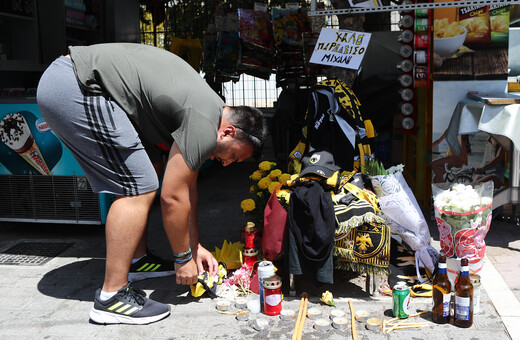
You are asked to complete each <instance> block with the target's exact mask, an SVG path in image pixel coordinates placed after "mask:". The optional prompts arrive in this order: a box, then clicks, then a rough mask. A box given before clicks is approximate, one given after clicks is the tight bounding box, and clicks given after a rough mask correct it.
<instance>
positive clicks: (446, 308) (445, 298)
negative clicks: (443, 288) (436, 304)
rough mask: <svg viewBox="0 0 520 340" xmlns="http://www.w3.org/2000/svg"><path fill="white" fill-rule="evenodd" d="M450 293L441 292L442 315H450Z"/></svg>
mask: <svg viewBox="0 0 520 340" xmlns="http://www.w3.org/2000/svg"><path fill="white" fill-rule="evenodd" d="M450 302H451V294H442V316H444V317H446V316H449V315H450Z"/></svg>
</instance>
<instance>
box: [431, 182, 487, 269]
mask: <svg viewBox="0 0 520 340" xmlns="http://www.w3.org/2000/svg"><path fill="white" fill-rule="evenodd" d="M432 193H433V205H434V209H435V220H436V222H437V227H438V228H439V237H440V243H441V255H444V256H446V257H448V258H450V257H451V258H459V259H461V258H467V259H468V260H469V263H470V267H473V270H478V268H480V267H481V266H482V260H483V258H484V256H485V252H486V244H485V242H484V238H485V237H486V234H487V232H488V230H489V226H490V225H491V218H492V206H493V182H492V181H489V182H485V183H472V184H471V185H466V184H460V183H459V184H439V185H437V184H433V185H432Z"/></svg>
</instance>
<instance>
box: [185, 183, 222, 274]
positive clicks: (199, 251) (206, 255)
mask: <svg viewBox="0 0 520 340" xmlns="http://www.w3.org/2000/svg"><path fill="white" fill-rule="evenodd" d="M198 199H199V193H198V190H197V181H195V182H194V183H193V185H192V186H191V188H190V202H191V213H190V246H191V249H192V251H193V257H194V258H195V261H196V263H197V269H198V271H199V273H202V272H204V271H207V272H209V275H211V276H215V274H216V273H217V270H218V263H217V260H215V258H214V257H213V255H212V254H211V253H210V252H209V251H208V250H206V249H205V248H204V247H202V246H201V245H200V243H199V222H198V217H197V207H198Z"/></svg>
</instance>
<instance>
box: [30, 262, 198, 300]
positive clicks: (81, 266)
mask: <svg viewBox="0 0 520 340" xmlns="http://www.w3.org/2000/svg"><path fill="white" fill-rule="evenodd" d="M104 271H105V260H104V259H102V258H98V259H88V260H81V261H76V262H73V263H70V264H67V265H64V266H62V267H59V268H56V269H53V270H51V271H49V272H47V273H46V274H45V275H44V276H43V277H42V279H41V280H40V281H39V282H38V290H39V291H40V293H42V294H44V295H46V296H50V297H54V298H57V299H65V300H77V301H92V302H94V294H95V292H96V290H97V289H98V288H100V287H101V286H102V285H103V277H104ZM132 286H133V287H136V288H140V289H143V290H145V291H147V292H148V291H150V290H151V291H152V292H151V293H150V294H149V296H148V297H149V298H151V299H153V300H155V301H158V302H162V303H168V304H173V305H181V304H187V303H189V302H193V301H196V299H195V298H193V297H192V296H191V294H190V292H189V290H190V287H189V286H184V285H177V284H176V283H175V275H172V276H168V277H163V278H154V279H147V280H142V281H138V282H134V283H132Z"/></svg>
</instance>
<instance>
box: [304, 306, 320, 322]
mask: <svg viewBox="0 0 520 340" xmlns="http://www.w3.org/2000/svg"><path fill="white" fill-rule="evenodd" d="M320 316H321V311H320V310H319V309H318V308H314V307H313V308H309V309H308V310H307V317H308V318H309V319H316V318H318V317H320Z"/></svg>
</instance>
